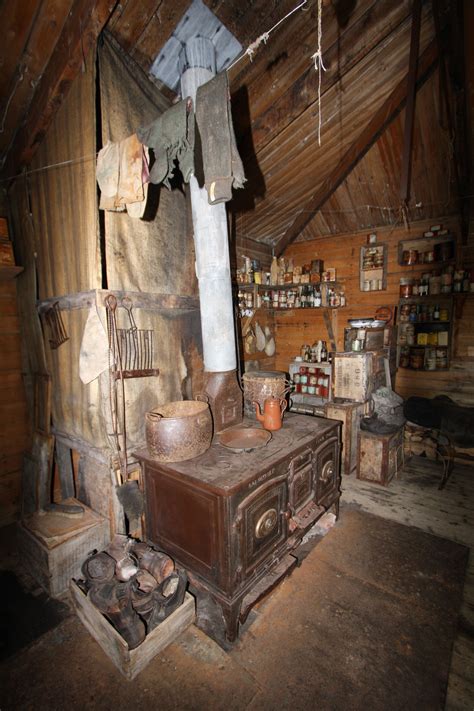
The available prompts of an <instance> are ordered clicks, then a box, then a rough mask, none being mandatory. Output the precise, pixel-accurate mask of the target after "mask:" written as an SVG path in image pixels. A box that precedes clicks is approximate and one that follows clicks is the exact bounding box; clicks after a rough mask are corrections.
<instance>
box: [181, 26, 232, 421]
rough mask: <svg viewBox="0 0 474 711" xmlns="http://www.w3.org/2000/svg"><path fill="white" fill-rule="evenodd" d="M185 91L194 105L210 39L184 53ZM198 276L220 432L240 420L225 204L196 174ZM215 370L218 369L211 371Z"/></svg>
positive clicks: (208, 74) (211, 53)
mask: <svg viewBox="0 0 474 711" xmlns="http://www.w3.org/2000/svg"><path fill="white" fill-rule="evenodd" d="M180 71H181V95H182V97H183V98H185V97H186V96H190V97H191V98H192V100H193V105H195V102H196V92H197V89H198V87H199V86H200V85H201V84H205V83H206V82H207V81H209V80H210V79H212V77H213V76H214V75H215V73H216V63H215V48H214V45H213V43H212V41H211V40H209V39H207V38H204V37H194V38H192V39H191V40H189V41H188V42H187V43H186V46H185V47H183V49H182V50H181V54H180ZM189 187H190V194H191V207H192V216H193V228H194V244H195V251H196V274H197V278H198V281H199V302H200V308H201V332H202V343H203V355H204V369H205V371H206V373H207V377H206V380H207V387H206V391H207V392H208V395H209V397H210V405H211V410H212V412H213V416H214V426H215V429H216V431H217V432H219V431H221V430H222V429H225V427H229V426H231V425H233V424H236V423H238V422H240V421H241V420H242V393H241V391H240V388H239V387H238V384H237V379H236V368H237V356H236V343H235V329H234V310H233V302H232V286H231V275H230V260H229V239H228V232H227V215H226V209H225V204H224V203H220V204H218V205H210V204H209V202H208V195H207V191H206V189H205V188H200V187H199V184H198V181H197V180H196V178H195V177H194V176H192V177H191V179H190V182H189ZM212 374H215V376H213V375H212Z"/></svg>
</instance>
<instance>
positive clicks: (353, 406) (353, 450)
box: [324, 402, 366, 476]
mask: <svg viewBox="0 0 474 711" xmlns="http://www.w3.org/2000/svg"><path fill="white" fill-rule="evenodd" d="M365 407H366V403H361V402H341V403H337V402H328V403H327V405H325V407H324V416H325V417H328V418H329V419H330V420H339V421H340V422H342V430H341V439H342V455H341V474H345V475H346V476H347V475H349V474H352V472H355V471H356V469H357V459H358V457H357V451H358V450H357V437H358V435H359V423H360V418H361V417H362V416H363V415H364V413H365Z"/></svg>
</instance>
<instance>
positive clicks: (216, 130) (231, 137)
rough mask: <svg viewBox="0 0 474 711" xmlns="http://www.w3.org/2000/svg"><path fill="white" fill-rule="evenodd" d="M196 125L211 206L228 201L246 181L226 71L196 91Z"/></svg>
mask: <svg viewBox="0 0 474 711" xmlns="http://www.w3.org/2000/svg"><path fill="white" fill-rule="evenodd" d="M196 123H197V128H198V131H199V135H200V138H201V144H202V160H203V168H204V184H205V186H206V190H207V193H208V201H209V203H210V204H211V205H215V204H217V203H220V202H227V201H228V200H231V199H232V188H233V187H234V188H243V186H244V183H245V181H246V178H245V175H244V169H243V165H242V161H241V159H240V156H239V152H238V150H237V143H236V140H235V133H234V126H233V124H232V113H231V108H230V92H229V80H228V77H227V72H221V74H217V75H216V76H215V77H214V78H213V79H211V80H210V81H208V82H207V83H206V84H203V85H202V86H200V87H199V89H198V90H197V94H196Z"/></svg>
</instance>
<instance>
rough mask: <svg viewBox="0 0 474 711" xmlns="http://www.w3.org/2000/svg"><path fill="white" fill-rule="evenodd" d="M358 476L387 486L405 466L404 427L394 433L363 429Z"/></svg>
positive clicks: (360, 438)
mask: <svg viewBox="0 0 474 711" xmlns="http://www.w3.org/2000/svg"><path fill="white" fill-rule="evenodd" d="M358 449H359V461H358V466H357V478H358V479H363V480H364V481H373V482H376V483H377V484H383V486H387V485H388V484H389V483H390V482H391V480H392V479H393V477H394V476H396V475H397V474H398V472H399V471H400V470H401V469H402V467H403V427H401V428H400V429H399V430H397V432H393V433H392V434H385V435H382V434H374V433H373V432H366V431H365V430H361V431H360V432H359V437H358Z"/></svg>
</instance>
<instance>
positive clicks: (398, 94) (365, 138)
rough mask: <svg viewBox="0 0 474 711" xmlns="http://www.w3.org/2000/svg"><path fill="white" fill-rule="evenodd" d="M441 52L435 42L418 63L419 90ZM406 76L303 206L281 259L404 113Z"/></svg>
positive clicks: (279, 244)
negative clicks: (391, 124)
mask: <svg viewBox="0 0 474 711" xmlns="http://www.w3.org/2000/svg"><path fill="white" fill-rule="evenodd" d="M437 61H438V49H437V45H436V42H435V41H433V42H431V43H430V44H429V45H428V47H427V48H426V50H425V51H424V52H423V54H422V55H421V57H420V58H419V61H418V72H417V89H419V88H420V86H422V85H423V84H424V82H425V81H426V79H427V78H428V77H429V76H430V74H431V73H432V72H433V70H434V69H435V67H436V64H437ZM407 86H408V84H407V76H405V77H404V78H403V79H402V80H401V81H400V82H399V83H398V84H397V86H396V87H395V89H394V90H393V91H392V93H391V94H390V96H389V97H388V98H387V100H386V101H385V102H384V103H383V104H382V106H381V107H380V108H379V109H378V111H377V112H376V113H375V115H374V116H373V117H372V119H371V120H370V121H369V123H368V124H367V126H366V127H365V128H364V129H363V131H362V132H361V133H360V135H359V136H358V138H357V139H356V140H355V141H354V143H353V144H352V145H351V146H350V148H349V149H348V150H347V151H346V153H345V154H344V156H343V157H342V159H341V160H340V161H339V163H338V165H337V166H336V167H335V168H334V170H333V171H332V173H331V174H330V175H329V176H328V178H327V179H326V180H325V181H324V182H323V183H322V185H321V186H320V187H319V189H318V190H317V192H316V193H315V194H314V195H313V196H312V197H311V199H310V200H309V201H308V202H307V203H306V204H305V205H304V206H303V208H302V210H301V213H300V215H299V216H298V217H297V218H296V220H295V221H294V222H293V224H292V225H291V226H290V227H289V228H288V230H287V231H286V232H285V234H284V235H283V237H281V239H280V240H279V241H278V242H277V244H276V245H275V253H276V254H277V255H280V254H281V253H282V252H283V251H284V250H285V249H286V247H287V246H288V245H289V244H290V243H291V242H293V241H294V240H295V239H296V237H298V235H299V234H300V233H301V232H302V230H303V229H304V228H305V227H306V226H307V225H308V224H309V223H310V222H311V220H312V219H313V217H314V216H315V213H316V212H317V211H318V210H319V209H320V208H321V207H322V205H323V204H324V203H325V202H326V200H328V198H329V197H330V196H331V195H332V194H333V193H334V192H335V190H336V189H337V188H338V187H339V185H340V184H341V183H342V182H343V180H345V178H346V177H347V176H348V175H349V173H350V172H351V171H352V169H353V168H354V167H355V166H356V165H357V163H358V162H359V161H360V160H361V159H362V158H363V157H364V155H365V154H366V153H367V151H368V150H369V149H370V148H371V147H372V146H373V145H374V143H375V142H376V141H377V140H378V138H379V137H380V135H381V134H382V133H383V131H384V130H385V129H386V128H387V126H388V125H389V124H390V123H391V122H392V121H393V119H394V118H395V117H396V116H397V115H398V114H399V113H400V111H401V110H402V108H403V106H404V104H405V102H406V99H407Z"/></svg>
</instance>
